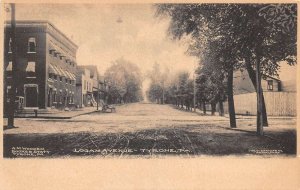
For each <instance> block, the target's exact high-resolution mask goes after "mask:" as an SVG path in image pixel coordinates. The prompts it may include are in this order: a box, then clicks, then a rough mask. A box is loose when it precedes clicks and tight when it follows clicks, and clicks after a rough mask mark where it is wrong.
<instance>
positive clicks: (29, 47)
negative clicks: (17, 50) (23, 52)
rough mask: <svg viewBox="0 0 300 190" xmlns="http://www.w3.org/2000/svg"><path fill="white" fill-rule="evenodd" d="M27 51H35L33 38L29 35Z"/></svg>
mask: <svg viewBox="0 0 300 190" xmlns="http://www.w3.org/2000/svg"><path fill="white" fill-rule="evenodd" d="M28 52H29V53H35V52H36V43H35V38H34V37H31V38H29V39H28Z"/></svg>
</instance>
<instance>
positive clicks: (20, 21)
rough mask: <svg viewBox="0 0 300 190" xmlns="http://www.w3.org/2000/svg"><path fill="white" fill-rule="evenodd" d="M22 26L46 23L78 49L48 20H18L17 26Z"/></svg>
mask: <svg viewBox="0 0 300 190" xmlns="http://www.w3.org/2000/svg"><path fill="white" fill-rule="evenodd" d="M10 22H11V21H6V23H7V24H8V23H10ZM18 23H20V24H22V23H45V24H49V25H50V26H51V27H52V28H54V29H55V30H56V31H57V32H58V33H60V34H61V35H62V36H63V37H65V38H66V39H67V40H68V41H69V42H70V43H71V44H72V45H74V46H75V47H76V48H77V49H78V46H77V45H76V44H75V43H74V42H73V41H72V40H71V39H70V38H69V37H67V36H66V35H65V34H64V33H63V32H62V31H61V30H59V29H58V28H57V27H56V26H55V25H54V24H53V23H52V22H50V21H48V20H17V21H16V24H18Z"/></svg>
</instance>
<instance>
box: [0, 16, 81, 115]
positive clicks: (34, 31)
mask: <svg viewBox="0 0 300 190" xmlns="http://www.w3.org/2000/svg"><path fill="white" fill-rule="evenodd" d="M10 34H11V25H10V23H6V25H5V39H4V43H5V44H4V64H3V65H4V77H5V78H4V102H5V103H4V106H7V102H8V101H9V99H8V97H7V94H8V93H9V90H11V84H12V62H11V60H12V52H11V37H10ZM16 44H17V52H16V53H17V58H16V64H17V66H18V67H17V68H16V69H17V72H18V78H17V79H16V80H17V89H16V93H17V96H19V97H24V107H25V108H32V107H35V108H36V107H38V108H39V109H47V108H60V109H64V108H65V107H73V106H74V96H75V91H76V86H75V85H76V76H75V74H76V67H77V64H76V51H77V48H78V47H77V45H76V44H74V42H72V41H71V40H70V39H69V38H68V37H66V36H65V35H64V34H63V33H62V32H61V31H59V30H58V29H57V28H56V27H55V26H54V25H53V24H51V23H49V22H47V21H17V23H16Z"/></svg>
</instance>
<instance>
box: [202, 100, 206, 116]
mask: <svg viewBox="0 0 300 190" xmlns="http://www.w3.org/2000/svg"><path fill="white" fill-rule="evenodd" d="M202 109H203V114H204V115H205V114H206V106H205V102H203V103H202Z"/></svg>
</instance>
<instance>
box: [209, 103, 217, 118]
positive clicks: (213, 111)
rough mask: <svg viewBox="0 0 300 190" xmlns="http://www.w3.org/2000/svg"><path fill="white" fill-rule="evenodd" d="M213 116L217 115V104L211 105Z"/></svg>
mask: <svg viewBox="0 0 300 190" xmlns="http://www.w3.org/2000/svg"><path fill="white" fill-rule="evenodd" d="M210 105H211V115H215V112H216V103H211V104H210Z"/></svg>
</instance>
